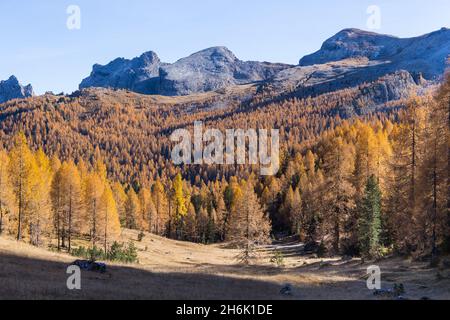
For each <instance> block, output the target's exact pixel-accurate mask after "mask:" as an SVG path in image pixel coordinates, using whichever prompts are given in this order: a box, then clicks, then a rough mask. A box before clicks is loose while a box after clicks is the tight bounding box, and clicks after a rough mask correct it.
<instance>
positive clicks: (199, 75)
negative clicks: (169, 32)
mask: <svg viewBox="0 0 450 320" xmlns="http://www.w3.org/2000/svg"><path fill="white" fill-rule="evenodd" d="M289 67H291V66H289V65H286V64H277V63H268V62H256V61H241V60H239V59H238V58H237V57H236V56H235V55H234V53H233V52H231V51H230V50H229V49H228V48H226V47H212V48H208V49H205V50H202V51H199V52H196V53H194V54H192V55H190V56H189V57H186V58H182V59H180V60H178V61H176V62H175V63H173V64H168V63H161V61H160V60H159V58H157V56H156V54H154V53H152V54H151V55H150V54H149V53H146V54H144V55H142V56H141V57H138V58H134V59H132V60H127V59H123V58H120V59H116V60H114V61H112V62H110V63H109V64H107V65H106V66H100V65H94V67H93V71H92V73H91V75H90V76H89V77H88V78H86V79H84V80H83V81H82V82H81V84H80V88H87V87H110V88H121V89H129V90H132V91H136V92H139V93H144V94H162V95H168V96H178V95H188V94H192V93H198V92H206V91H213V90H217V89H220V88H224V87H227V86H231V85H237V84H246V83H253V82H257V81H263V80H267V79H269V78H271V77H273V76H274V75H275V74H276V73H278V72H279V71H281V70H284V69H286V68H289Z"/></svg>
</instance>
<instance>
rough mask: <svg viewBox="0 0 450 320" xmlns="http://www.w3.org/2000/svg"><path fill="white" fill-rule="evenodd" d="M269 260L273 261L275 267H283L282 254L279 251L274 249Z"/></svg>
mask: <svg viewBox="0 0 450 320" xmlns="http://www.w3.org/2000/svg"><path fill="white" fill-rule="evenodd" d="M270 262H272V263H275V264H276V265H277V267H284V255H283V253H282V252H281V251H279V250H275V252H274V254H273V257H272V258H271V259H270Z"/></svg>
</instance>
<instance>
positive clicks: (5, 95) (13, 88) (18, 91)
mask: <svg viewBox="0 0 450 320" xmlns="http://www.w3.org/2000/svg"><path fill="white" fill-rule="evenodd" d="M31 96H34V92H33V87H32V86H31V84H29V85H27V86H22V85H21V84H20V83H19V80H17V78H16V77H15V76H11V77H9V79H8V80H4V81H0V103H3V102H6V101H8V100H12V99H18V98H27V97H31Z"/></svg>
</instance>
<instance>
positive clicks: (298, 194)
mask: <svg viewBox="0 0 450 320" xmlns="http://www.w3.org/2000/svg"><path fill="white" fill-rule="evenodd" d="M346 92H347V91H342V92H341V93H340V94H339V99H338V96H336V95H333V94H330V95H324V96H321V97H318V98H315V99H314V100H296V99H294V100H289V101H285V102H282V103H278V104H276V103H274V104H273V105H268V106H266V107H265V108H263V109H255V110H251V111H248V112H237V113H235V114H234V115H231V116H225V114H226V113H227V112H228V109H227V110H216V111H210V112H207V113H206V114H207V118H208V119H210V120H209V122H208V121H206V122H207V123H208V126H212V125H217V128H218V129H221V128H229V127H231V125H234V126H239V127H242V128H244V129H245V128H248V127H254V128H258V127H261V126H264V125H270V126H275V127H279V128H280V131H281V136H282V139H283V140H282V141H283V144H282V145H283V152H282V154H281V159H280V163H281V170H280V171H279V173H278V174H277V175H276V176H272V177H259V176H258V175H256V174H254V173H253V172H252V170H251V168H248V167H245V166H237V167H234V166H230V167H231V168H229V167H227V166H212V167H208V166H201V167H198V166H194V165H193V166H183V167H176V166H173V165H170V160H169V159H170V158H169V157H170V144H169V143H167V144H164V143H163V142H161V140H163V141H167V137H165V134H166V133H161V135H158V133H157V132H158V130H160V129H161V126H162V125H161V126H160V128H159V129H158V124H157V123H158V122H161V121H163V122H164V121H165V122H166V123H165V124H164V128H166V129H167V128H171V127H177V126H179V125H181V124H180V122H178V123H175V122H176V120H175V119H179V117H177V116H176V115H175V114H176V113H177V112H181V111H180V110H184V109H177V107H174V108H169V107H167V108H166V107H161V108H160V109H158V108H143V109H142V110H140V111H138V112H137V113H136V114H132V115H127V116H126V115H125V113H128V112H131V111H129V110H128V111H127V110H126V109H125V108H123V107H121V106H120V105H115V106H112V107H111V108H109V109H107V110H104V109H101V108H100V107H99V106H98V105H97V106H96V107H95V105H94V104H90V105H89V112H100V113H101V114H103V116H98V115H97V116H96V117H95V118H92V119H91V120H89V119H88V120H85V122H83V124H81V123H80V122H79V120H80V117H82V116H80V114H81V115H83V116H86V115H85V113H86V112H87V109H85V108H86V107H83V106H82V105H80V104H78V105H76V104H77V103H78V101H72V102H70V103H69V105H70V106H72V107H73V108H74V109H69V108H65V107H62V106H61V105H52V104H51V103H49V104H48V105H45V104H44V105H39V106H36V108H37V109H38V111H39V110H40V111H39V112H37V113H34V115H38V117H37V118H36V122H35V123H32V122H31V119H30V118H29V117H28V115H27V113H29V112H30V110H31V109H29V110H28V109H27V110H26V108H25V107H26V106H27V104H29V103H31V102H30V101H28V102H22V103H23V104H24V105H14V107H13V108H16V109H17V110H15V111H12V109H11V107H10V108H9V109H8V110H9V112H11V114H12V115H11V116H10V118H8V119H7V121H11V119H16V120H19V119H22V120H25V121H22V122H20V121H18V122H17V123H22V127H21V128H20V129H24V128H25V129H26V130H24V132H25V134H20V135H16V136H15V138H14V139H13V140H12V139H11V140H8V141H7V142H5V143H4V144H5V146H6V149H7V150H8V151H6V150H2V151H1V152H0V157H1V162H0V163H1V165H0V213H1V219H0V221H1V222H0V223H1V224H0V225H1V230H2V231H3V232H8V233H11V234H13V235H15V236H16V237H17V239H22V238H26V239H27V240H29V241H30V242H31V243H33V244H35V245H40V244H42V241H43V239H47V238H50V239H51V238H52V237H53V238H54V239H57V240H58V241H57V246H58V248H70V246H71V241H72V239H74V238H75V237H89V239H90V241H91V242H92V243H93V245H95V244H102V245H104V246H105V249H106V247H107V246H108V245H109V243H111V241H113V239H114V238H115V237H117V236H118V234H119V233H120V228H121V227H125V228H132V229H137V230H142V231H148V232H152V233H155V234H159V235H164V236H168V237H171V238H174V239H180V240H186V241H194V242H202V243H213V242H219V241H230V242H236V243H239V244H241V245H242V244H245V246H244V247H246V248H247V249H250V247H251V246H253V245H255V244H259V243H265V242H267V241H268V240H269V236H270V235H271V234H272V235H275V234H277V233H280V232H282V233H285V234H293V235H297V236H298V237H299V238H300V240H301V241H304V242H309V243H317V245H318V246H319V247H320V248H321V251H322V252H326V253H329V254H348V255H363V256H367V257H376V256H380V255H384V254H386V253H390V252H394V253H398V254H412V255H414V256H416V257H431V258H434V257H437V256H438V254H439V253H440V252H443V251H446V250H448V248H449V239H450V232H449V230H450V229H449V227H450V216H449V211H448V210H449V207H450V205H449V204H450V190H449V186H450V183H449V182H450V170H449V169H450V152H449V141H450V139H449V123H450V111H449V109H450V103H449V101H450V100H449V99H450V98H449V95H450V93H449V92H450V81H449V80H447V81H446V82H445V84H443V85H442V87H441V88H440V89H439V90H438V92H437V93H435V94H433V96H431V95H428V96H420V97H418V96H413V97H412V98H410V99H409V100H408V101H406V102H405V107H404V108H403V109H401V110H397V109H396V108H395V111H393V112H392V113H389V112H388V113H374V114H372V115H370V116H367V117H361V118H354V119H349V120H344V119H341V118H340V117H339V115H338V114H336V113H335V112H332V111H333V110H336V103H337V102H336V101H338V100H342V99H343V97H345V93H346ZM347 93H348V92H347ZM350 96H351V95H350V93H349V97H350ZM31 101H32V100H31ZM320 102H321V103H323V104H322V105H320ZM61 103H62V102H61ZM316 106H317V108H316ZM28 107H29V106H28ZM138 107H139V106H136V105H135V106H134V108H138ZM172 107H173V106H172ZM48 108H53V109H52V110H55V115H53V116H54V117H61V119H60V121H61V123H69V124H72V125H74V126H75V127H76V128H77V130H78V131H77V132H78V134H81V132H82V131H83V130H85V135H92V134H94V133H95V134H97V133H98V134H99V132H100V131H99V128H101V129H102V130H104V131H102V134H99V135H98V136H96V137H95V138H96V139H97V140H98V141H99V146H96V148H95V150H91V151H90V152H88V153H87V154H88V155H90V157H89V158H88V159H83V156H82V155H81V154H79V152H81V151H82V150H83V149H82V148H80V149H79V150H78V151H76V150H77V149H76V148H77V146H78V147H80V146H81V145H80V144H76V143H75V141H74V140H73V141H74V143H75V145H70V144H66V143H62V141H66V140H64V139H68V138H67V137H65V136H64V135H59V136H56V137H55V136H54V137H51V138H48V139H47V138H46V135H47V134H48V132H46V131H45V130H48V129H49V128H48V127H49V126H56V125H57V124H56V123H57V122H56V121H47V122H46V121H45V120H43V119H42V120H40V119H41V118H40V117H42V116H43V115H45V114H47V113H46V112H48V110H47V111H46V112H44V110H45V109H48ZM99 108H100V109H99ZM230 108H233V106H231V107H230ZM82 109H83V112H81V110H82ZM383 111H386V110H383ZM61 112H63V113H61ZM76 112H78V115H76ZM205 112H206V111H205ZM212 114H213V115H214V116H212ZM39 115H40V116H39ZM221 115H222V117H221ZM201 117H205V113H204V112H203V111H202V112H199V113H195V114H185V117H184V118H183V121H186V122H187V123H190V121H192V122H193V120H194V119H198V118H201ZM75 118H77V119H76V120H75ZM44 119H45V118H44ZM93 119H95V121H96V122H95V121H94V120H93ZM112 119H114V120H112ZM213 119H214V120H213ZM145 120H149V121H150V120H151V121H152V122H150V123H146V122H145ZM177 121H181V120H177ZM15 123H16V122H15ZM88 124H89V128H88V127H83V126H87V125H88ZM76 125H80V126H81V128H80V126H76ZM125 125H126V126H127V129H126V131H127V132H128V133H131V135H130V136H124V137H122V136H120V137H121V140H120V139H119V135H120V134H119V132H120V130H119V131H116V130H117V128H118V127H123V126H125ZM2 126H3V127H5V126H6V124H5V123H3V124H2ZM45 128H46V129H45ZM70 128H72V129H73V128H74V127H72V126H71V125H69V126H60V127H59V129H58V130H59V132H60V133H61V134H63V131H64V132H67V133H68V134H70V135H71V136H72V138H71V139H75V136H74V132H75V131H70V132H69V131H68V130H69V129H70ZM90 128H93V130H92V131H91V130H90ZM94 128H96V129H94ZM106 128H110V129H111V134H109V135H108V132H107V130H106ZM130 128H133V129H130ZM80 130H81V131H80ZM130 130H131V131H130ZM167 130H168V129H167ZM146 134H148V135H150V136H151V137H152V138H151V139H150V140H149V138H148V137H147V136H145V135H146ZM83 136H84V135H80V136H78V137H80V138H81V141H83V139H82V138H83ZM144 136H145V137H144ZM26 137H28V138H29V141H28V142H29V143H31V145H32V147H31V148H30V147H29V145H28V143H27V141H26ZM30 137H33V139H30ZM108 137H110V140H108ZM137 137H142V140H139V138H137ZM164 137H165V138H164ZM131 138H132V139H131ZM127 139H131V140H127ZM135 139H136V140H135ZM164 139H166V140H164ZM49 141H52V143H53V144H54V146H52V147H49V145H48V144H49V143H50V142H49ZM55 141H59V144H58V143H56V142H55ZM145 141H151V144H150V145H145V146H144V145H142V149H141V148H140V146H138V145H136V144H139V143H143V142H145ZM39 143H41V144H42V145H43V147H44V148H46V149H47V150H50V151H47V152H48V153H49V154H51V157H50V158H49V157H47V155H46V154H45V153H44V151H42V150H41V149H38V148H36V145H39ZM128 143H129V144H128ZM55 146H56V147H55ZM119 146H123V148H120V147H119ZM58 148H59V151H60V153H58V152H57V151H58ZM63 148H64V150H66V151H64V150H63ZM70 148H72V150H71V151H70V152H69V149H70ZM111 148H112V149H111ZM158 148H159V150H158ZM32 150H37V151H32ZM105 150H110V151H111V150H112V151H113V152H112V154H109V153H108V152H105ZM58 154H59V155H60V157H62V158H63V159H64V160H62V163H61V160H59V158H58V156H57V155H58ZM74 154H76V156H74V157H72V155H74ZM147 156H150V159H149V158H147V165H145V163H144V162H143V159H145V157H147ZM142 157H144V158H142ZM152 157H153V158H152ZM135 158H136V159H135ZM137 159H140V160H139V161H138V160H137ZM104 163H106V165H105V164H104ZM121 166H123V167H124V168H125V169H123V168H121ZM133 170H135V171H133ZM141 172H145V174H141Z"/></svg>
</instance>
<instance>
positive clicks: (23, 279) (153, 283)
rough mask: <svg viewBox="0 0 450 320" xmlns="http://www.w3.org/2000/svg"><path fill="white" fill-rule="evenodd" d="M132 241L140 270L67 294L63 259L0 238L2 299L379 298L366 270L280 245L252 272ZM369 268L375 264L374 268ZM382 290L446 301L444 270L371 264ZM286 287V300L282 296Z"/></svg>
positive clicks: (89, 279) (177, 246)
mask: <svg viewBox="0 0 450 320" xmlns="http://www.w3.org/2000/svg"><path fill="white" fill-rule="evenodd" d="M122 238H123V239H122V240H123V241H128V240H130V239H131V240H133V241H135V242H136V246H137V247H138V249H139V263H138V264H132V265H122V264H110V263H108V272H107V273H106V274H97V273H92V272H88V271H83V272H82V283H81V286H82V289H81V290H75V291H70V290H68V289H67V287H66V280H67V277H68V275H67V274H66V268H67V266H68V265H70V264H71V262H73V261H74V260H75V258H74V257H71V256H69V255H67V254H61V253H56V252H51V251H48V250H45V249H39V248H35V247H31V246H29V245H27V244H24V243H17V242H15V241H14V240H12V239H7V238H5V237H0V299H99V300H100V299H158V300H163V299H172V300H173V299H180V300H191V299H198V300H212V299H214V300H220V299H231V300H240V299H255V300H266V299H267V300H272V299H300V300H303V299H305V300H310V299H341V300H342V299H344V300H351V299H358V300H360V299H364V300H366V299H381V298H379V297H375V296H374V295H373V292H372V291H370V290H368V289H367V287H366V281H365V277H366V270H367V267H368V266H369V265H370V264H369V263H365V264H363V263H361V261H360V260H358V259H352V260H347V261H344V260H343V259H341V258H333V259H318V258H316V257H314V256H312V255H309V256H308V255H303V254H302V245H300V244H295V243H284V244H282V245H279V246H277V245H272V246H269V247H267V248H263V249H261V253H260V257H259V259H258V261H256V262H255V263H254V264H253V265H251V266H242V265H239V264H238V263H237V261H236V258H235V257H236V254H237V251H236V250H232V249H227V248H226V247H224V246H223V245H212V246H205V245H199V244H192V243H184V242H178V241H172V240H168V239H165V238H161V237H157V236H154V235H149V234H147V235H146V236H145V237H144V239H143V240H142V241H141V242H139V241H137V238H138V233H137V232H135V231H130V230H125V231H124V232H123V235H122ZM275 248H277V249H278V250H280V251H282V252H283V255H284V267H277V266H276V265H275V264H273V263H271V262H270V257H271V256H272V255H273V250H274V249H275ZM372 264H373V263H372ZM376 264H377V265H379V266H380V267H381V271H382V284H383V287H385V288H391V287H392V286H393V284H394V283H402V284H403V285H404V286H405V290H406V293H405V295H404V298H407V299H421V298H423V297H427V298H430V299H450V270H446V269H442V268H441V269H431V268H429V267H428V266H427V264H426V263H417V262H412V261H409V260H404V259H400V258H392V259H386V260H383V261H379V262H376ZM286 284H290V286H291V287H292V294H291V295H289V296H286V295H282V294H281V293H280V289H282V288H283V287H284V286H285V285H286Z"/></svg>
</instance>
